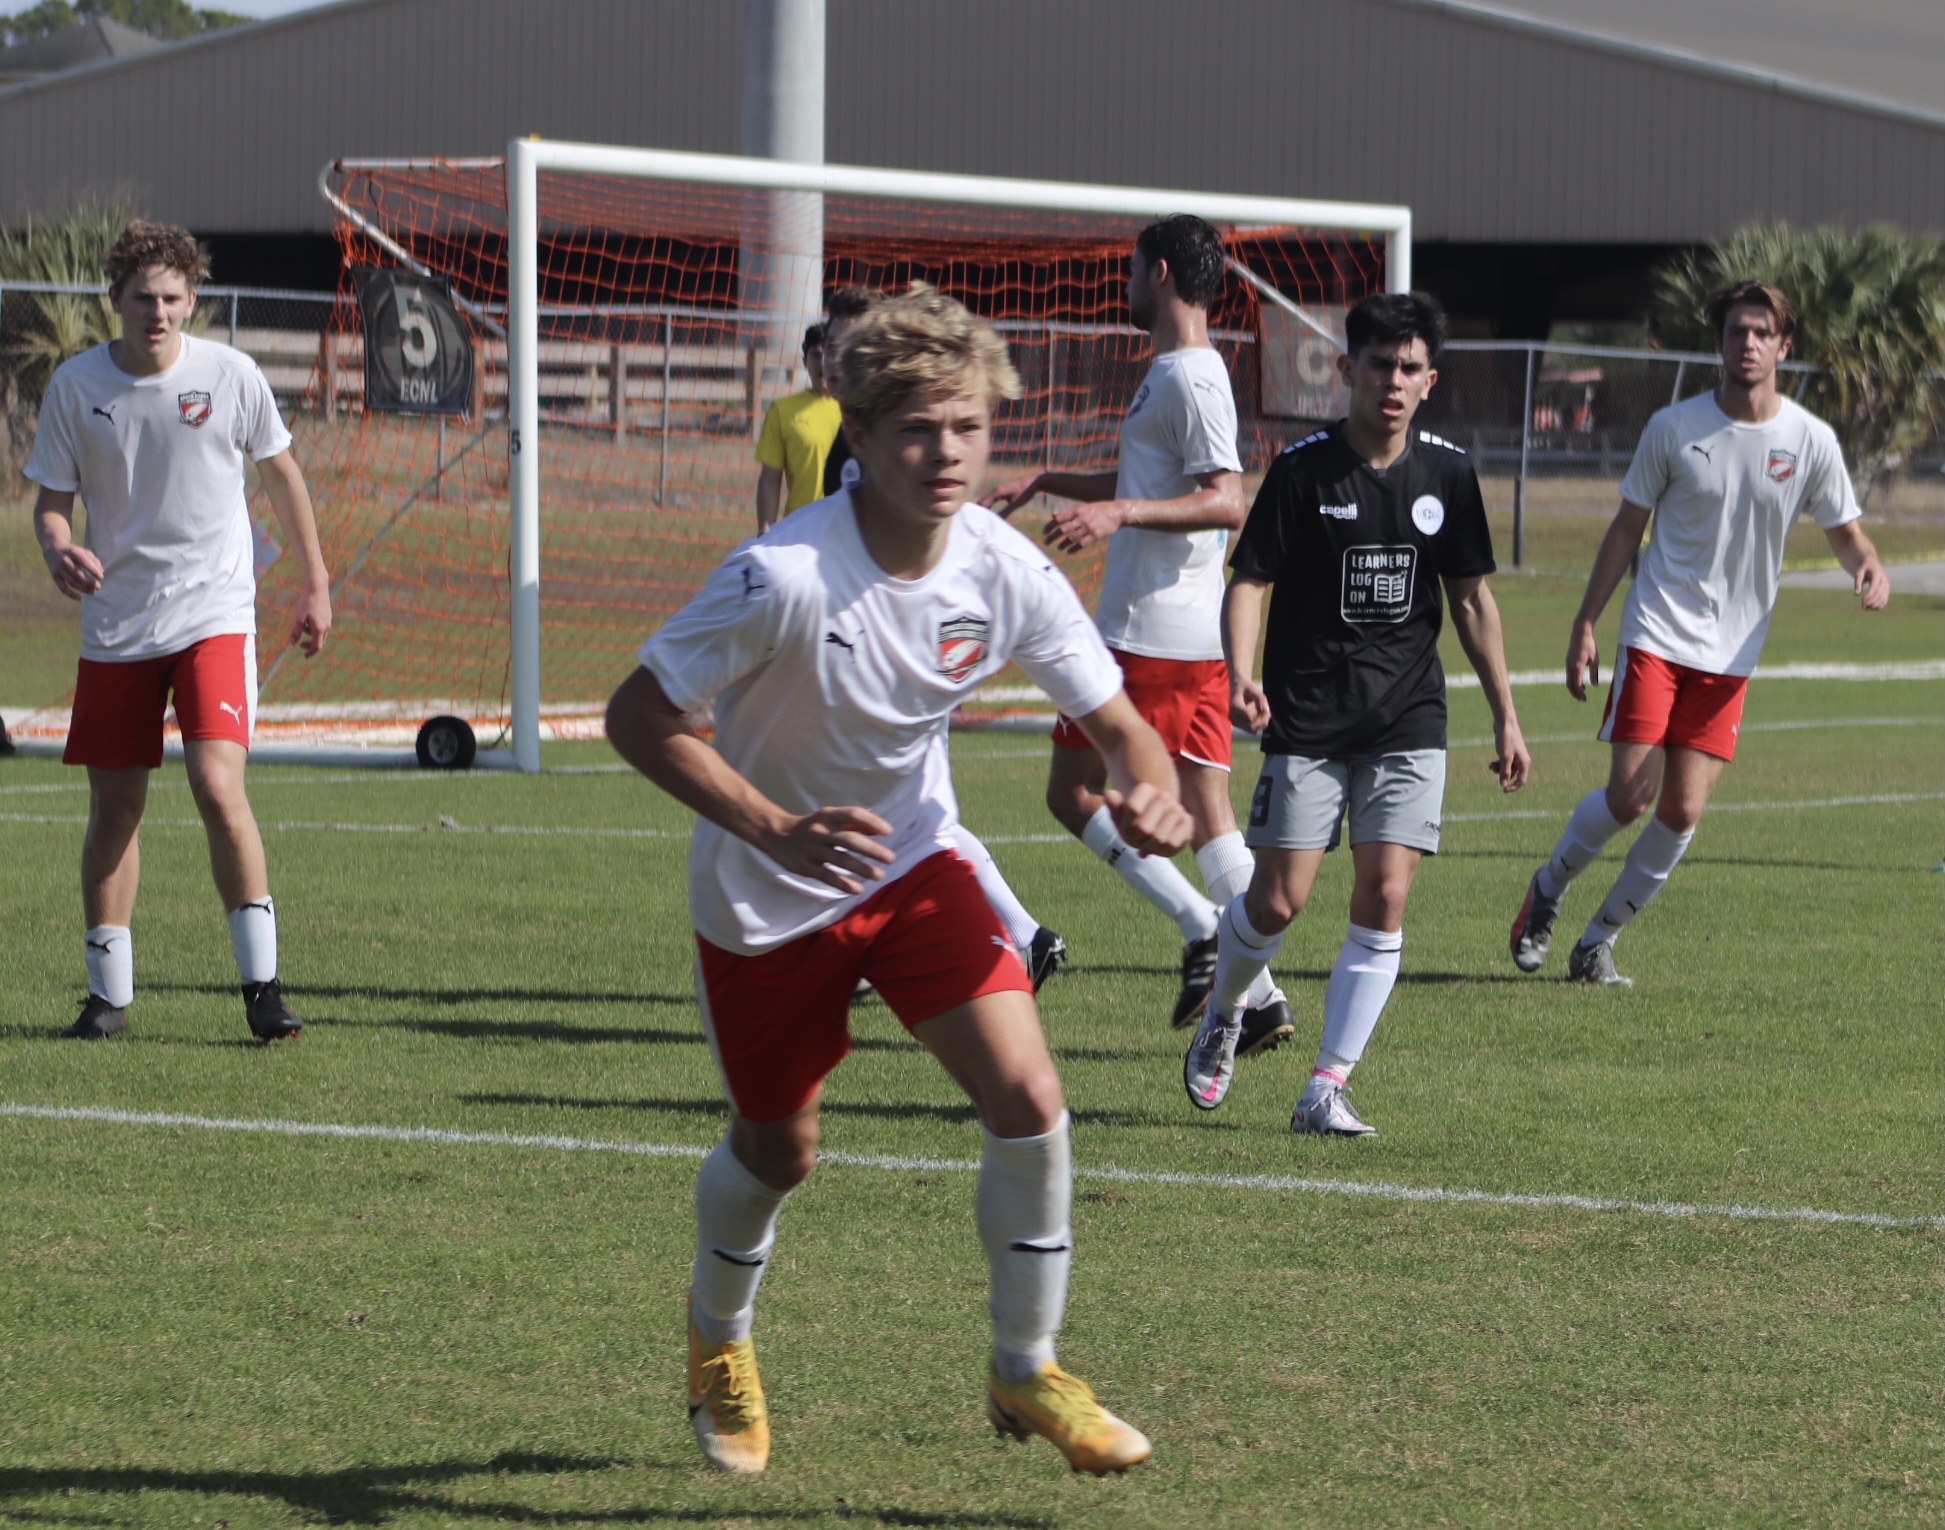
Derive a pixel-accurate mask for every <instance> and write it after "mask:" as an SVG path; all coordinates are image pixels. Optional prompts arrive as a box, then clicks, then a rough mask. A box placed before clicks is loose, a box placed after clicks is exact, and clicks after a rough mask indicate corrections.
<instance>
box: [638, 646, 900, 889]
mask: <svg viewBox="0 0 1945 1530" xmlns="http://www.w3.org/2000/svg"><path fill="white" fill-rule="evenodd" d="M607 727H608V742H609V743H611V744H613V745H614V746H615V753H617V754H619V755H620V756H621V757H622V758H623V759H624V760H626V761H627V762H628V763H629V764H630V765H633V766H634V767H635V769H637V770H639V771H640V772H641V773H642V774H643V775H645V776H647V777H648V779H649V780H651V781H653V782H654V783H655V784H656V785H657V786H659V787H661V788H662V790H663V791H665V792H667V793H668V794H669V795H670V796H671V797H673V798H675V799H676V801H678V802H680V803H682V804H683V805H684V806H685V807H688V808H690V809H692V810H693V811H694V812H697V813H699V814H701V815H702V816H703V817H704V818H707V819H708V820H709V821H710V822H711V823H713V824H715V825H717V826H718V827H719V828H723V829H727V830H728V831H729V832H730V833H731V834H734V835H735V836H736V837H737V838H738V839H741V840H746V841H748V842H749V843H750V844H752V845H755V846H756V847H757V849H759V850H761V851H762V852H763V853H764V854H765V855H767V856H769V857H770V859H771V860H773V861H775V862H776V863H777V864H778V865H779V866H781V867H782V868H783V869H784V870H785V871H788V872H791V873H793V874H795V875H797V876H801V877H809V878H811V879H812V880H813V881H818V882H822V883H824V884H825V885H826V886H827V887H835V888H838V889H839V890H840V891H842V892H848V893H855V892H862V891H863V890H864V884H865V883H866V882H877V881H881V880H882V879H883V877H884V872H883V871H881V870H880V869H879V867H880V866H881V865H883V864H888V863H889V862H891V861H892V860H894V859H896V857H894V856H893V855H892V853H891V851H890V850H888V849H887V848H885V846H883V845H881V844H879V843H878V839H880V838H883V837H885V836H887V835H889V834H890V833H891V832H892V827H891V825H890V824H888V823H886V822H885V820H884V819H882V818H880V817H879V816H878V815H877V814H876V813H872V812H867V811H866V810H865V809H864V808H854V807H827V808H819V809H818V810H817V811H816V812H814V813H801V814H800V813H788V812H785V811H784V810H783V809H782V808H780V807H778V806H777V804H776V803H774V802H772V801H771V800H770V799H769V798H768V797H766V796H764V795H763V793H762V792H760V791H758V790H757V789H756V788H755V787H754V786H752V785H751V784H750V783H749V781H748V780H747V779H746V778H745V777H743V776H741V775H739V774H738V773H737V772H736V771H735V770H733V769H731V767H730V764H729V762H728V761H727V760H725V759H724V758H723V757H722V756H721V755H720V754H718V753H717V752H716V751H715V750H714V749H712V748H711V747H710V746H709V745H708V744H707V743H705V742H704V741H703V739H702V736H701V735H700V734H698V733H697V732H696V730H695V728H694V727H692V726H691V725H690V722H689V719H688V717H687V716H686V715H685V714H684V713H683V712H682V711H681V709H680V708H678V707H677V706H676V705H675V703H674V702H672V701H670V700H669V698H668V693H667V692H666V691H664V690H663V689H662V682H661V681H659V680H657V679H656V678H655V676H654V674H653V673H651V672H650V671H649V670H648V669H646V668H639V669H637V670H636V671H635V672H634V674H632V675H630V676H629V677H628V678H627V679H626V680H624V681H622V683H621V688H620V689H619V690H617V691H616V692H615V693H614V695H613V696H612V697H610V698H609V701H608V718H607Z"/></svg>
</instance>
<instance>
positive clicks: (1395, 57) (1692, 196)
mask: <svg viewBox="0 0 1945 1530" xmlns="http://www.w3.org/2000/svg"><path fill="white" fill-rule="evenodd" d="M828 14H829V18H830V38H829V50H828V89H829V115H828V124H827V131H826V146H827V151H828V153H829V155H830V157H831V158H832V159H833V160H835V161H840V162H846V163H852V164H877V165H889V166H898V167H907V168H919V169H939V170H958V171H968V172H973V173H985V174H998V175H1020V176H1034V177H1041V178H1051V179H1062V180H1069V179H1071V180H1099V181H1116V182H1125V183H1133V184H1146V185H1173V186H1180V187H1184V188H1196V189H1201V188H1210V189H1221V190H1229V191H1245V192H1262V193H1269V194H1276V195H1292V196H1313V197H1333V198H1350V199H1356V200H1366V201H1381V202H1404V203H1407V204H1409V205H1410V206H1411V207H1412V208H1413V209H1414V212H1415V214H1416V222H1417V228H1416V232H1417V235H1418V237H1419V238H1421V239H1441V240H1478V241H1491V242H1515V241H1532V242H1542V243H1597V242H1627V243H1642V244H1660V243H1682V242H1688V241H1693V240H1701V239H1708V238H1714V237H1717V236H1719V235H1721V234H1723V233H1725V232H1727V231H1728V230H1729V229H1731V228H1733V227H1735V226H1736V225H1737V224H1739V223H1742V222H1745V221H1747V220H1749V219H1751V218H1756V217H1777V216H1782V217H1788V218H1790V219H1792V220H1793V221H1796V222H1800V223H1815V222H1819V221H1826V220H1832V221H1842V222H1848V223H1858V222H1866V221H1871V220H1874V219H1884V220H1888V221H1890V222H1893V223H1897V224H1900V225H1903V226H1905V227H1908V228H1930V229H1945V128H1936V127H1930V126H1927V125H1924V124H1922V123H1913V122H1908V121H1900V120H1896V119H1894V118H1890V117H1883V116H1877V115H1874V114H1871V113H1868V112H1865V111H1861V110H1856V109H1852V108H1849V107H1845V106H1842V105H1838V104H1830V103H1824V102H1818V101H1811V100H1806V99H1803V98H1800V97H1794V96H1788V95H1782V94H1778V93H1776V92H1774V91H1771V90H1767V89H1764V88H1761V87H1760V86H1757V85H1752V84H1745V83H1741V82H1736V81H1731V80H1724V79H1721V78H1715V77H1710V76H1707V75H1703V74H1698V73H1696V72H1694V71H1691V70H1687V69H1683V68H1680V67H1677V66H1674V65H1667V64H1660V63H1655V62H1651V61H1646V60H1643V59H1640V58H1637V57H1632V56H1623V55H1617V54H1615V53H1613V52H1609V51H1603V50H1600V49H1598V48H1594V47H1580V46H1576V45H1574V44H1573V43H1571V42H1568V41H1563V40H1558V39H1554V38H1549V37H1545V36H1538V35H1535V34H1533V33H1531V32H1526V31H1520V30H1513V29H1508V28H1504V27H1500V26H1496V25H1493V24H1491V23H1489V22H1485V21H1481V20H1477V19H1473V18H1468V17H1464V16H1459V15H1453V14H1450V13H1443V12H1436V11H1428V10H1425V9H1422V8H1418V7H1415V6H1412V5H1410V4H1406V3H1402V0H1199V3H1197V4H1193V5H1185V4H1183V3H1181V0H977V3H971V4H967V3H961V4H958V5H946V4H941V3H932V0H829V12H828ZM741 26H742V6H741V5H738V4H735V3H734V0H548V3H545V4H541V3H536V0H367V3H365V4H362V5H352V6H345V7H339V8H336V9H333V10H330V11H325V12H321V13H317V14H314V15H311V16H307V17H301V18H298V19H296V20H294V21H292V22H290V23H286V24H283V25H276V26H271V27H267V28H262V29H258V30H255V31H252V32H247V33H241V34H237V35H234V36H231V37H228V38H218V39H213V40H211V41H210V42H207V43H203V44H199V45H196V46H194V47H191V48H186V49H182V50H177V51H173V52H171V53H168V54H164V55H161V56H159V57H155V58H150V59H143V60H137V61H134V62H132V63H128V64H123V65H120V66H117V67H115V68H113V69H110V70H107V71H103V72H100V73H97V74H93V75H90V76H84V77H82V78H77V79H73V80H69V81H62V82H58V83H55V84H52V85H49V86H43V87H39V88H36V89H33V90H30V91H26V92H21V93H17V94H13V95H7V96H0V145H4V160H3V161H0V217H10V216H17V215H18V214H19V213H20V212H21V211H23V210H25V209H28V208H33V207H39V206H46V205H49V204H51V203H53V202H56V201H58V200H60V199H61V198H63V197H64V196H66V195H68V194H70V193H71V192H72V191H73V190H74V189H76V188H78V187H80V186H84V185H94V186H97V187H103V188H106V187H108V186H112V185H116V184H128V185H130V186H132V187H134V188H135V189H136V190H137V192H138V193H139V194H140V195H141V196H142V198H143V200H144V202H145V203H146V204H147V205H148V206H149V207H150V208H151V209H152V210H153V211H154V212H155V213H156V214H157V215H159V216H165V217H169V218H171V219H174V220H177V221H180V222H185V223H188V224H190V225H192V226H194V227H197V228H200V229H206V230H209V231H212V232H216V231H224V232H242V231H253V232H256V231H261V232H279V231H293V230H307V229H318V228H322V227H324V226H325V225H326V221H327V220H326V218H325V216H324V208H323V205H322V203H321V202H320V201H319V200H318V198H317V195H316V192H315V190H314V187H313V180H314V177H315V175H316V171H317V168H318V166H319V165H320V164H322V163H323V162H324V161H325V160H327V159H330V158H333V157H335V156H338V155H360V154H371V155H380V154H434V153H440V154H491V153H498V152H500V151H501V150H502V149H503V148H504V147H505V144H506V141H507V139H508V138H510V137H512V136H513V135H515V134H518V133H529V132H537V133H541V134H544V135H547V136H550V137H558V138H579V139H590V140H594V141H599V142H614V143H639V144H649V145H654V146H657V147H663V148H683V149H702V150H713V151H717V152H734V151H735V150H736V149H737V147H738V133H739V124H740V109H741V87H742V77H741V71H742V54H741V49H742V40H741Z"/></svg>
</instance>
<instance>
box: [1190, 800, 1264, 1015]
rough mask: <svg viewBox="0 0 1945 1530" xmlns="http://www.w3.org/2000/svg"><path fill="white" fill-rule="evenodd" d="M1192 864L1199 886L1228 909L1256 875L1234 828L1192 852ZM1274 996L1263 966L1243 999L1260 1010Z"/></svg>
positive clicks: (1254, 862)
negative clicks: (1199, 878)
mask: <svg viewBox="0 0 1945 1530" xmlns="http://www.w3.org/2000/svg"><path fill="white" fill-rule="evenodd" d="M1195 864H1196V865H1197V866H1198V867H1199V868H1201V871H1202V885H1203V886H1204V887H1206V888H1208V889H1209V896H1210V897H1211V898H1213V899H1214V900H1215V904H1216V907H1217V908H1218V909H1225V908H1228V907H1229V905H1230V904H1232V903H1234V902H1235V901H1236V900H1237V899H1238V898H1240V897H1241V896H1242V895H1243V894H1244V893H1246V892H1248V891H1249V883H1250V878H1252V877H1253V876H1255V875H1256V857H1255V856H1253V855H1251V854H1250V853H1249V846H1248V845H1246V844H1244V843H1243V836H1242V835H1241V834H1240V833H1238V832H1237V831H1236V830H1234V829H1231V830H1230V831H1229V832H1228V833H1227V834H1223V835H1220V836H1218V837H1217V838H1215V839H1212V840H1210V841H1209V843H1208V844H1206V845H1204V846H1203V847H1202V848H1201V849H1200V850H1198V851H1196V852H1195ZM1218 959H1220V958H1218ZM1277 997H1278V990H1277V986H1276V979H1275V978H1273V977H1271V976H1270V969H1269V968H1268V967H1265V968H1264V969H1263V970H1262V971H1261V972H1259V973H1257V974H1256V981H1255V982H1253V983H1251V984H1250V985H1249V993H1248V995H1247V997H1246V998H1245V1000H1244V1002H1245V1003H1246V1004H1247V1005H1248V1006H1249V1007H1250V1008H1251V1009H1261V1008H1262V1007H1263V1006H1264V1005H1266V1004H1268V1003H1270V1002H1271V1001H1272V1000H1273V999H1275V998H1277Z"/></svg>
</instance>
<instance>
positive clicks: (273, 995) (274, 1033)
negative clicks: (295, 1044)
mask: <svg viewBox="0 0 1945 1530" xmlns="http://www.w3.org/2000/svg"><path fill="white" fill-rule="evenodd" d="M243 1013H244V1014H245V1015H246V1016H247V1017H248V1018H249V1021H250V1034H251V1035H252V1036H255V1037H256V1038H257V1040H259V1041H282V1040H283V1039H284V1038H285V1037H287V1036H295V1035H297V1034H298V1033H299V1032H300V1031H302V1030H303V1029H304V1022H303V1021H302V1020H299V1019H298V1018H297V1012H296V1011H295V1010H293V1009H292V1008H291V1007H290V1006H289V1005H288V1004H286V1003H285V1002H284V990H283V989H282V987H281V986H279V984H278V982H277V980H276V979H275V978H272V979H271V980H270V981H269V982H267V983H245V984H244V985H243Z"/></svg>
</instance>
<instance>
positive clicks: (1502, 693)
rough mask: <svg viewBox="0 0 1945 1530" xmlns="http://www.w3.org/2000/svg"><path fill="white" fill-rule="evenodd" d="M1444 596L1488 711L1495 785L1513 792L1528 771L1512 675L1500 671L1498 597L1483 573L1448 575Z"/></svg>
mask: <svg viewBox="0 0 1945 1530" xmlns="http://www.w3.org/2000/svg"><path fill="white" fill-rule="evenodd" d="M1445 598H1446V599H1447V600H1448V601H1449V602H1451V606H1452V628H1453V630H1454V631H1455V632H1457V633H1458V635H1459V646H1460V647H1461V648H1463V649H1464V650H1465V653H1466V657H1467V658H1468V659H1470V660H1471V661H1472V670H1473V673H1474V674H1476V675H1478V677H1479V684H1480V686H1481V687H1482V688H1483V689H1484V690H1485V692H1486V705H1487V706H1489V707H1491V708H1492V714H1493V762H1492V764H1491V766H1490V767H1489V768H1490V769H1491V771H1492V773H1493V774H1494V775H1496V776H1498V777H1499V789H1500V790H1501V791H1504V792H1516V791H1518V790H1519V789H1520V788H1521V787H1522V786H1524V785H1526V779H1527V777H1528V776H1529V775H1531V774H1532V772H1533V756H1532V755H1530V754H1528V753H1527V752H1526V739H1525V737H1524V736H1523V735H1522V734H1521V733H1520V720H1519V714H1518V713H1517V712H1515V711H1514V710H1513V681H1512V677H1511V676H1510V675H1509V674H1508V673H1507V671H1506V639H1505V635H1504V633H1503V631H1502V630H1501V628H1500V624H1499V602H1498V601H1496V600H1494V599H1493V592H1492V591H1491V590H1490V589H1488V588H1487V587H1486V581H1485V580H1484V579H1483V578H1479V577H1474V578H1470V579H1448V580H1446V581H1445Z"/></svg>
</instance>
